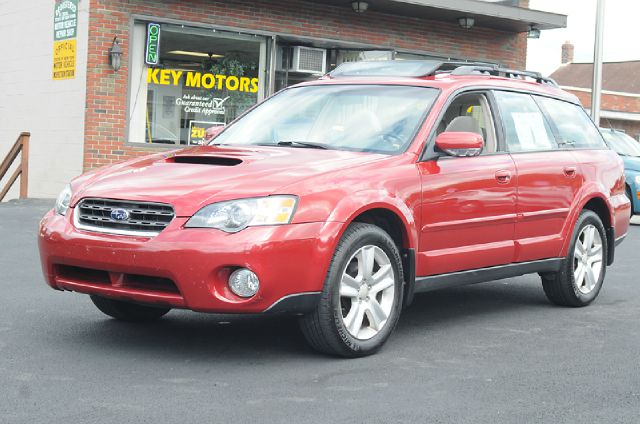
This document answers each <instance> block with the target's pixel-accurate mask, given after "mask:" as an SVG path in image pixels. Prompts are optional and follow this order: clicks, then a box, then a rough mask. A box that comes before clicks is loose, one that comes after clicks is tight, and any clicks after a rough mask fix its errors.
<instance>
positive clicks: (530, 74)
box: [451, 65, 558, 87]
mask: <svg viewBox="0 0 640 424" xmlns="http://www.w3.org/2000/svg"><path fill="white" fill-rule="evenodd" d="M476 74H481V75H492V76H496V77H504V78H519V79H524V78H531V79H533V80H535V81H536V82H537V83H538V84H548V85H551V86H554V87H558V83H557V82H555V81H554V80H553V79H551V78H547V77H543V76H542V74H541V73H540V72H534V71H518V70H515V69H507V68H501V67H499V66H497V65H489V66H486V65H485V66H475V65H464V66H459V67H457V68H456V69H454V70H453V71H451V75H476Z"/></svg>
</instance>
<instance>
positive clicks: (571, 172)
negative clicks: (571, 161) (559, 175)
mask: <svg viewBox="0 0 640 424" xmlns="http://www.w3.org/2000/svg"><path fill="white" fill-rule="evenodd" d="M576 172H577V169H576V167H575V166H567V167H566V168H564V175H565V177H568V178H573V177H575V176H576Z"/></svg>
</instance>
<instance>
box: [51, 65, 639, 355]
mask: <svg viewBox="0 0 640 424" xmlns="http://www.w3.org/2000/svg"><path fill="white" fill-rule="evenodd" d="M217 131H218V129H216V130H215V131H214V130H212V131H210V132H209V135H210V136H212V137H213V136H215V137H213V139H212V140H211V141H210V143H209V144H208V145H206V146H201V147H195V148H188V149H184V150H176V151H172V152H163V153H158V154H154V155H151V156H147V157H144V158H136V159H132V160H129V161H127V162H124V163H120V164H117V165H113V166H110V167H107V168H101V169H97V170H93V171H91V172H88V173H86V174H84V175H82V176H80V177H78V178H76V179H75V180H74V181H72V182H71V184H70V185H68V186H67V187H66V188H65V189H64V191H63V192H62V193H61V194H60V196H59V198H58V200H57V202H56V206H55V208H54V209H53V210H52V211H50V212H49V213H48V214H47V215H46V216H45V217H44V219H43V220H42V223H41V226H40V233H39V246H40V253H41V258H42V265H43V270H44V274H45V277H46V280H47V282H48V284H49V285H50V286H51V287H53V288H55V289H58V290H70V291H75V292H80V293H86V294H89V295H90V296H91V299H92V300H93V302H94V303H95V305H96V306H97V307H98V309H100V310H101V311H102V312H104V313H106V314H107V315H110V316H112V317H114V318H117V319H121V320H126V321H141V320H152V319H157V318H159V317H161V316H163V315H164V314H166V313H167V312H168V311H169V310H170V309H171V308H183V309H191V310H193V311H199V312H216V313H276V312H286V313H292V314H298V315H299V320H300V326H301V329H302V332H303V333H304V335H305V337H306V339H307V340H308V342H309V343H310V344H311V346H313V347H314V348H315V349H317V350H319V351H322V352H326V353H330V354H335V355H342V356H349V357H353V356H363V355H367V354H371V353H373V352H375V351H376V350H378V349H379V348H380V347H381V346H382V345H383V344H384V342H385V341H386V340H387V339H388V337H389V336H390V334H391V333H392V331H393V329H394V327H395V326H396V324H397V322H398V319H399V317H400V313H401V311H402V309H403V308H404V307H405V306H407V305H409V304H410V303H411V301H412V299H413V297H414V294H415V293H419V292H426V291H430V290H434V289H439V288H444V287H452V286H458V285H463V284H471V283H478V282H482V281H489V280H494V279H500V278H507V277H513V276H517V275H523V274H528V273H538V274H540V276H541V278H542V286H543V289H544V292H545V293H546V295H547V297H548V298H549V300H550V301H551V302H553V303H555V304H559V305H566V306H584V305H587V304H589V303H590V302H592V301H593V300H594V299H595V298H596V296H597V295H598V293H599V291H600V289H601V287H602V283H603V280H604V276H605V271H606V267H607V266H608V265H611V264H612V262H613V258H614V249H615V247H616V246H617V245H618V244H619V243H620V242H621V241H622V239H623V238H624V237H625V235H626V232H627V229H628V226H629V216H630V213H629V208H630V204H629V200H628V198H627V197H626V196H625V180H624V172H623V164H622V161H621V159H620V158H619V157H618V155H617V154H616V153H615V152H613V151H611V150H609V149H608V148H607V146H606V145H605V143H604V141H603V139H602V136H601V135H600V133H599V132H598V129H597V128H596V126H595V125H594V124H593V122H592V121H591V120H590V119H589V117H588V116H587V114H586V113H585V111H584V110H583V109H582V107H581V106H580V105H579V103H578V100H577V99H576V98H575V97H574V96H572V95H570V94H567V93H566V92H564V91H562V90H560V89H559V88H558V87H557V86H556V85H555V83H554V82H553V81H552V80H549V79H545V78H543V77H541V76H540V74H537V73H532V72H520V71H513V70H506V69H501V68H499V67H497V66H491V65H484V64H470V63H462V64H461V63H447V62H444V63H443V62H434V61H404V62H400V61H398V62H360V63H349V64H344V65H342V66H340V67H339V68H338V69H336V70H335V71H333V72H332V73H331V74H329V75H327V76H325V77H323V78H322V79H320V80H318V81H315V82H311V83H304V84H301V85H297V86H294V87H291V88H287V89H285V90H283V91H281V92H279V93H277V94H276V95H274V96H272V97H271V98H270V99H268V100H266V101H264V102H262V103H261V104H259V105H257V106H256V107H254V108H253V109H251V110H249V111H248V112H247V113H245V114H244V115H243V116H242V117H240V118H239V119H237V120H236V121H235V122H233V123H232V124H231V125H229V126H227V127H226V128H224V129H223V130H222V131H221V132H220V133H219V134H217V133H216V132H217Z"/></svg>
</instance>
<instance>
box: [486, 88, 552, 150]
mask: <svg viewBox="0 0 640 424" xmlns="http://www.w3.org/2000/svg"><path fill="white" fill-rule="evenodd" d="M495 96H496V100H497V102H498V108H499V110H500V116H501V118H502V122H503V126H504V131H505V139H506V142H507V147H508V149H509V151H510V152H535V151H541V150H553V149H556V148H557V147H558V145H557V143H556V141H555V138H554V136H553V133H552V132H551V127H550V126H549V124H548V123H547V121H546V119H545V117H544V115H543V114H542V112H541V111H540V108H539V107H538V105H537V104H536V102H535V101H534V100H533V98H532V97H531V96H530V95H528V94H522V93H511V92H507V91H496V92H495Z"/></svg>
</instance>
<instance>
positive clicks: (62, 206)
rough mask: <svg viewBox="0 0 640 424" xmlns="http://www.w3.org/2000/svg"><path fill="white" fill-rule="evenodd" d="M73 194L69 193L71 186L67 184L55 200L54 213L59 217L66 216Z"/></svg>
mask: <svg viewBox="0 0 640 424" xmlns="http://www.w3.org/2000/svg"><path fill="white" fill-rule="evenodd" d="M72 195H73V192H72V191H71V186H70V185H69V184H67V185H66V186H65V188H64V189H62V191H61V192H60V194H59V195H58V198H57V199H56V207H55V209H56V213H57V214H59V215H66V214H67V210H68V209H69V203H70V202H71V196H72Z"/></svg>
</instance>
